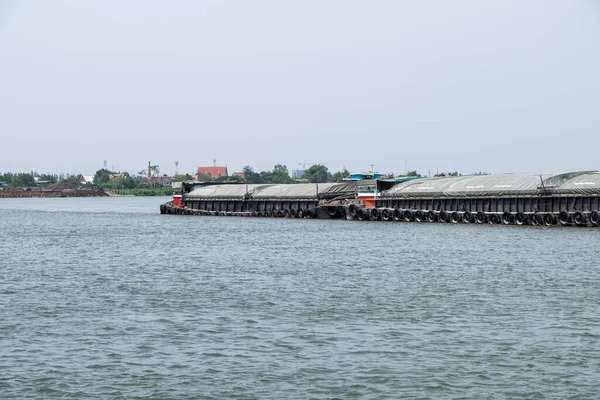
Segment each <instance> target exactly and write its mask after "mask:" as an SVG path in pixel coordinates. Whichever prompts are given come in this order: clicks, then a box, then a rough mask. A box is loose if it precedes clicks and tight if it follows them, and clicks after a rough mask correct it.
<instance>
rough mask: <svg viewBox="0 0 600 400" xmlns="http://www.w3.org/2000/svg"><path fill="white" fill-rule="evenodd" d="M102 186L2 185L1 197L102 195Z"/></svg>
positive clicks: (59, 184) (103, 194)
mask: <svg viewBox="0 0 600 400" xmlns="http://www.w3.org/2000/svg"><path fill="white" fill-rule="evenodd" d="M102 196H107V194H106V193H105V192H104V190H102V189H100V188H91V189H78V188H77V187H75V186H74V185H71V184H69V183H55V184H53V185H48V186H45V187H0V198H5V199H6V198H13V199H14V198H27V197H102Z"/></svg>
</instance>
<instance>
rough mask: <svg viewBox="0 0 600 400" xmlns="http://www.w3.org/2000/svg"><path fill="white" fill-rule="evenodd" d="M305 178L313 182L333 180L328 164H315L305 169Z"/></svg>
mask: <svg viewBox="0 0 600 400" xmlns="http://www.w3.org/2000/svg"><path fill="white" fill-rule="evenodd" d="M303 179H306V180H308V181H309V182H311V183H323V182H329V181H330V180H331V174H330V173H329V170H328V169H327V167H326V166H324V165H322V164H315V165H312V166H311V167H310V168H308V169H307V170H306V171H304V176H303Z"/></svg>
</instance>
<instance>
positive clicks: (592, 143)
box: [0, 0, 600, 174]
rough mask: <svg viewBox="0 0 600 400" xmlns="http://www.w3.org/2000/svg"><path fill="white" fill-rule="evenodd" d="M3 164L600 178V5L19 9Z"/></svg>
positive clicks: (0, 27) (14, 2)
mask: <svg viewBox="0 0 600 400" xmlns="http://www.w3.org/2000/svg"><path fill="white" fill-rule="evenodd" d="M0 149H1V152H0V172H8V171H13V172H16V171H31V170H34V171H38V172H40V173H43V172H51V173H59V172H70V173H83V174H91V173H93V172H95V171H96V170H97V169H99V168H101V167H102V166H103V162H104V160H106V161H107V163H108V167H109V168H112V167H114V169H116V170H121V171H129V172H137V171H140V170H141V169H143V168H144V167H145V166H146V165H147V163H148V161H152V163H153V164H158V165H160V167H161V172H164V173H168V174H173V173H174V172H175V161H179V172H193V171H194V170H195V169H196V167H197V166H199V165H212V163H213V159H216V160H217V164H218V165H227V166H228V167H229V171H230V173H231V172H234V171H236V170H241V169H242V167H243V166H245V165H251V166H253V167H254V169H255V170H256V171H260V170H266V169H271V168H272V167H273V165H275V164H285V165H287V166H288V167H289V168H290V170H291V169H296V168H298V164H299V163H301V162H304V161H306V162H307V163H308V165H310V163H320V164H325V165H326V166H327V167H328V168H329V169H330V171H332V172H335V171H338V170H340V169H341V168H342V167H346V168H348V169H349V170H351V171H368V170H370V169H371V164H374V165H375V167H374V168H375V169H376V170H378V171H381V172H394V173H396V174H399V173H403V172H404V170H405V160H407V163H408V169H409V170H415V169H416V170H418V171H419V172H420V173H423V174H427V173H429V171H431V173H435V172H436V171H440V172H441V171H459V172H461V173H463V174H468V173H473V172H477V171H485V172H492V173H500V172H565V171H571V170H589V169H593V170H596V169H599V168H600V158H599V157H598V156H599V154H600V2H598V1H595V0H561V1H552V0H543V1H542V0H540V1H522V0H518V1H517V0H515V1H510V0H501V1H495V2H494V1H480V0H476V1H475V0H473V1H452V2H449V1H442V0H439V1H400V0H390V1H376V0H375V1H352V0H339V1H333V0H331V1H327V0H315V1H312V0H302V1H281V0H272V1H262V0H253V1H245V0H239V1H224V0H223V1H216V0H214V1H201V0H190V1H185V0H178V1H149V0H139V1H134V0H87V1H86V0H70V1H69V0H52V1H45V0H37V1H36V0H29V1H27V0H23V1H18V0H0Z"/></svg>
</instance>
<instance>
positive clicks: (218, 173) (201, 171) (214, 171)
mask: <svg viewBox="0 0 600 400" xmlns="http://www.w3.org/2000/svg"><path fill="white" fill-rule="evenodd" d="M198 175H204V176H208V177H211V178H220V177H222V176H228V174H227V167H217V166H214V167H198Z"/></svg>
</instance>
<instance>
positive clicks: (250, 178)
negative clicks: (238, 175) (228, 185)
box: [242, 165, 261, 183]
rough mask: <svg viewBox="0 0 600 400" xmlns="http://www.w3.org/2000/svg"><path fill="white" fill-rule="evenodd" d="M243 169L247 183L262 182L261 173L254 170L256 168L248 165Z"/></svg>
mask: <svg viewBox="0 0 600 400" xmlns="http://www.w3.org/2000/svg"><path fill="white" fill-rule="evenodd" d="M242 171H243V172H244V179H245V180H246V182H247V183H261V181H260V174H259V173H257V172H254V169H253V168H252V167H251V166H249V165H246V166H245V167H244V168H243V169H242Z"/></svg>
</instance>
